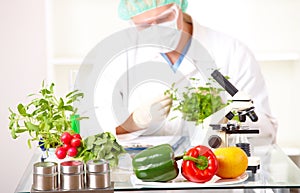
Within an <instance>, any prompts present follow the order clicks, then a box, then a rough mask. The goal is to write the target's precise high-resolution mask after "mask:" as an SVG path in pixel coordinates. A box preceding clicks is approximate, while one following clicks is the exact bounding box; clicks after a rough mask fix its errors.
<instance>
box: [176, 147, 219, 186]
mask: <svg viewBox="0 0 300 193" xmlns="http://www.w3.org/2000/svg"><path fill="white" fill-rule="evenodd" d="M217 170H218V160H217V158H216V156H215V154H214V153H213V152H212V150H211V149H209V148H208V147H206V146H203V145H198V146H196V147H193V148H191V149H189V150H188V151H187V152H186V153H185V155H184V156H183V161H182V165H181V173H182V175H183V177H185V178H186V179H187V180H188V181H191V182H197V183H204V182H207V181H209V180H211V179H212V177H213V176H214V175H215V174H216V173H217Z"/></svg>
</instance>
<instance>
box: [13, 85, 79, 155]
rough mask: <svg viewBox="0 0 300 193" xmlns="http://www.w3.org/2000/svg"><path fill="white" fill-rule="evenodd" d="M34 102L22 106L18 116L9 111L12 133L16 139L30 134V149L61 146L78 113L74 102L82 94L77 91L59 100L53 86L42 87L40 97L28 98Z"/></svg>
mask: <svg viewBox="0 0 300 193" xmlns="http://www.w3.org/2000/svg"><path fill="white" fill-rule="evenodd" d="M29 97H30V98H32V100H31V101H30V102H29V103H28V104H23V103H20V104H18V106H17V112H14V111H13V110H12V109H11V108H9V111H10V115H9V119H10V123H9V129H10V132H11V136H12V138H13V139H16V138H18V137H19V134H21V133H28V134H29V137H30V138H29V139H28V141H27V143H28V146H29V148H31V146H32V145H31V142H33V141H38V142H40V143H39V145H40V146H43V147H44V148H45V149H48V148H54V147H56V146H58V145H59V144H60V143H61V142H60V136H61V134H62V133H63V132H65V131H70V130H71V122H70V119H69V116H71V115H74V114H76V111H77V109H76V108H74V107H73V106H72V104H73V102H74V101H77V100H79V99H80V98H83V93H81V92H79V91H78V90H74V91H72V92H70V93H68V94H67V95H66V96H65V98H61V97H60V98H57V97H56V96H55V93H54V83H52V84H51V85H50V86H49V87H47V86H46V85H45V84H44V81H43V83H42V88H41V90H40V91H39V92H38V93H37V94H30V95H29Z"/></svg>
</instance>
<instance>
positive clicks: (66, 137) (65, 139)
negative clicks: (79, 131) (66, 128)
mask: <svg viewBox="0 0 300 193" xmlns="http://www.w3.org/2000/svg"><path fill="white" fill-rule="evenodd" d="M72 138H73V137H72V135H71V134H70V133H69V132H64V133H63V134H62V135H61V136H60V140H61V142H63V143H65V144H70V143H71V140H72Z"/></svg>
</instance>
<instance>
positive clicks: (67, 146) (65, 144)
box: [62, 143, 71, 151]
mask: <svg viewBox="0 0 300 193" xmlns="http://www.w3.org/2000/svg"><path fill="white" fill-rule="evenodd" d="M70 147H71V144H67V143H64V144H63V145H62V148H64V150H66V151H68V149H69V148H70Z"/></svg>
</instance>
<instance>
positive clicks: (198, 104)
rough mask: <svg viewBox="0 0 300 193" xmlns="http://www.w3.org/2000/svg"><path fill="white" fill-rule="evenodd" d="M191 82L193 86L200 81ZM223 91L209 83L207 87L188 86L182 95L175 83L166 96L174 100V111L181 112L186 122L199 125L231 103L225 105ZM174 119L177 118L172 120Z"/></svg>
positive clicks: (194, 79)
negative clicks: (222, 96)
mask: <svg viewBox="0 0 300 193" xmlns="http://www.w3.org/2000/svg"><path fill="white" fill-rule="evenodd" d="M191 81H193V82H194V83H195V84H193V85H197V82H199V79H197V78H191ZM210 81H213V80H210ZM223 91H224V89H222V88H216V87H214V86H213V84H212V82H208V83H206V84H205V86H187V87H185V90H184V91H183V92H182V93H178V88H175V83H173V85H172V87H171V88H170V89H169V90H167V91H166V92H165V94H169V95H170V96H171V98H172V99H173V104H174V105H173V107H172V110H173V111H180V112H181V113H182V118H183V119H184V120H186V121H192V122H195V124H196V125H199V124H201V123H203V121H204V119H205V118H207V117H209V116H210V115H212V114H213V113H215V112H217V111H218V110H220V109H222V108H224V107H225V106H226V105H228V104H229V102H226V103H224V102H223V100H222V98H221V92H223ZM179 96H180V97H179ZM174 118H176V117H173V118H172V119H174Z"/></svg>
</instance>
